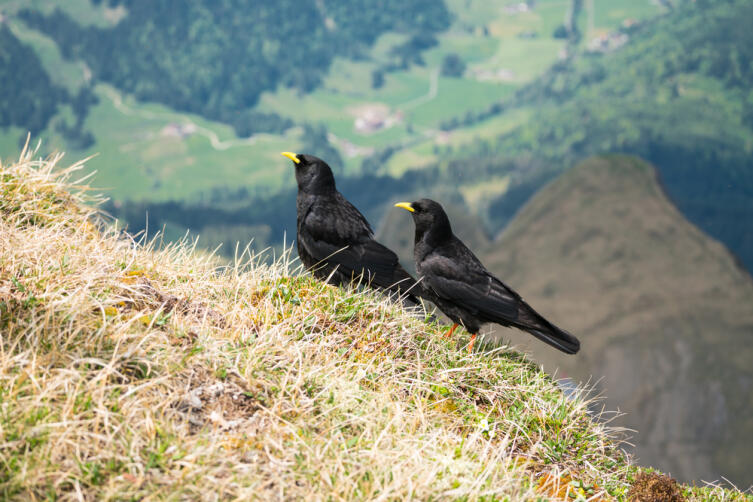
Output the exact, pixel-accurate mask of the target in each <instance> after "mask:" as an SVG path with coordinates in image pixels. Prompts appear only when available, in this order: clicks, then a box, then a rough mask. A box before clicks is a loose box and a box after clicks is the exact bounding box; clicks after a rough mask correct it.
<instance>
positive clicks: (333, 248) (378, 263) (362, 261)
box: [301, 228, 415, 288]
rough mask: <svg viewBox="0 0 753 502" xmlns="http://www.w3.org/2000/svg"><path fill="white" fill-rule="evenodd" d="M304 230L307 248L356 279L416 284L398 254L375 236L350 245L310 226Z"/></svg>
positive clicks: (383, 284) (408, 284)
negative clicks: (322, 235)
mask: <svg viewBox="0 0 753 502" xmlns="http://www.w3.org/2000/svg"><path fill="white" fill-rule="evenodd" d="M302 233H303V234H304V235H302V237H303V238H302V239H301V243H302V244H303V245H304V246H305V248H306V251H308V253H309V254H310V255H311V256H313V257H315V259H317V260H319V261H321V262H322V263H323V264H324V263H328V264H330V265H336V266H337V267H338V270H339V272H340V273H342V274H345V275H348V276H353V277H354V278H357V277H358V276H360V275H361V274H364V278H363V280H364V281H366V282H372V283H373V284H374V285H376V286H380V287H383V288H388V287H390V286H393V285H395V284H396V283H400V284H398V285H402V282H405V287H410V286H412V285H413V284H414V283H415V281H414V279H413V278H412V277H411V276H410V275H409V274H408V273H407V272H405V271H404V270H403V268H402V267H400V265H399V263H398V259H397V255H396V254H395V253H393V252H392V251H390V250H389V249H388V248H386V247H384V246H383V245H381V244H379V243H378V242H376V241H374V240H372V239H366V240H362V241H361V242H358V243H355V244H350V245H347V244H343V243H341V242H339V243H334V242H328V241H327V240H324V239H321V238H317V236H314V235H311V233H310V232H309V230H308V229H306V228H304V229H302Z"/></svg>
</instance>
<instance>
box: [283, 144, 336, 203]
mask: <svg viewBox="0 0 753 502" xmlns="http://www.w3.org/2000/svg"><path fill="white" fill-rule="evenodd" d="M282 155H284V156H285V157H287V158H289V159H290V160H292V161H293V165H294V166H295V179H296V181H297V182H298V190H300V191H301V192H306V193H309V194H319V195H320V194H326V193H331V192H333V191H335V176H334V175H333V174H332V169H330V167H329V166H328V165H327V163H326V162H324V161H323V160H322V159H320V158H319V157H314V156H313V155H307V154H304V153H292V152H282Z"/></svg>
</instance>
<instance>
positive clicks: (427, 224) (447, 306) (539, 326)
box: [411, 199, 580, 354]
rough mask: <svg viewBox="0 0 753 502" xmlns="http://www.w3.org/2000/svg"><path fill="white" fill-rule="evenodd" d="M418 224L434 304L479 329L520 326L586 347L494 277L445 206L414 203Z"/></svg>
mask: <svg viewBox="0 0 753 502" xmlns="http://www.w3.org/2000/svg"><path fill="white" fill-rule="evenodd" d="M411 206H412V208H413V209H414V211H413V213H411V214H412V215H413V220H414V222H415V223H416V236H415V247H414V255H415V259H416V270H417V271H418V274H419V277H420V279H421V280H422V281H423V285H424V287H425V288H426V289H428V290H430V291H431V292H432V293H434V294H435V295H436V297H437V299H436V300H434V303H435V304H436V305H437V307H439V309H440V310H442V311H443V312H444V313H445V314H447V316H448V317H449V318H450V319H452V320H453V321H455V322H456V323H458V324H462V325H463V326H464V327H465V328H466V329H467V330H468V331H470V332H471V333H477V332H478V330H479V329H481V326H482V325H483V324H486V323H496V324H501V325H503V326H514V327H516V328H519V329H522V330H524V331H527V332H528V333H530V334H532V335H533V336H535V337H536V338H538V339H540V340H542V341H544V342H546V343H548V344H549V345H552V346H553V347H556V348H557V349H559V350H561V351H563V352H566V353H568V354H575V353H576V352H578V350H579V349H580V342H579V341H578V339H577V338H575V337H574V336H573V335H571V334H570V333H568V332H567V331H564V330H562V329H560V328H558V327H557V326H555V325H554V324H552V323H550V322H549V321H547V320H546V319H545V318H544V317H543V316H541V315H540V314H539V313H538V312H536V311H535V310H534V309H533V308H531V306H530V305H528V304H527V303H526V302H525V301H523V299H522V298H521V297H520V295H519V294H518V293H516V292H515V291H514V290H513V289H512V288H510V287H509V286H507V285H506V284H505V283H503V282H502V281H500V280H499V279H497V278H496V277H494V276H493V275H492V274H491V273H490V272H489V271H488V270H487V269H486V268H485V267H484V266H483V265H482V264H481V262H480V261H479V259H478V258H477V257H476V255H474V254H473V252H472V251H471V250H470V249H468V247H467V246H466V245H465V244H463V242H462V241H461V240H460V239H458V238H457V237H456V236H455V234H453V232H452V227H451V226H450V221H449V219H448V218H447V215H446V214H445V212H444V210H443V209H442V206H440V205H439V204H438V203H437V202H434V201H432V200H429V199H422V200H420V201H417V202H413V203H411Z"/></svg>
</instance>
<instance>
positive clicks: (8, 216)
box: [0, 153, 751, 501]
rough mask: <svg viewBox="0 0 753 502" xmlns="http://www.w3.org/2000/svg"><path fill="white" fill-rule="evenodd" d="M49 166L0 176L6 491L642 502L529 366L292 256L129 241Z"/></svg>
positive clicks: (713, 495) (579, 413) (627, 468)
mask: <svg viewBox="0 0 753 502" xmlns="http://www.w3.org/2000/svg"><path fill="white" fill-rule="evenodd" d="M34 156H35V155H34V154H33V153H27V154H26V155H24V156H23V157H22V159H21V160H20V161H19V162H18V163H16V164H3V166H2V167H0V214H1V215H2V218H0V245H2V248H3V249H4V250H7V252H4V253H3V256H2V263H3V272H2V275H0V327H2V330H3V337H2V338H0V348H1V349H2V350H1V351H0V403H2V405H1V406H0V445H2V447H1V448H0V465H2V469H0V497H2V498H3V499H7V500H13V499H18V500H21V499H25V500H28V499H44V498H55V497H63V498H65V497H69V498H86V499H96V500H131V499H132V500H136V499H144V498H154V499H159V498H164V497H165V495H166V494H169V497H174V498H190V499H203V498H213V497H219V498H232V499H250V498H258V499H264V500H269V499H272V498H279V497H283V498H290V499H301V498H313V499H328V498H331V499H334V500H374V499H377V498H380V497H382V498H384V499H394V500H398V499H399V500H407V499H421V500H430V499H433V500H437V499H460V500H469V501H480V500H486V501H488V500H532V499H535V498H537V497H539V498H548V497H552V498H555V497H556V498H560V497H562V498H564V499H570V498H577V497H578V496H582V497H583V498H586V497H605V498H606V497H607V496H609V497H611V498H614V499H616V500H618V501H622V500H626V496H627V493H628V492H629V490H630V488H631V484H632V482H633V480H634V479H635V477H636V474H637V473H638V468H637V467H635V466H634V465H631V462H630V459H629V457H628V456H627V455H625V454H624V453H623V452H622V451H621V450H620V449H619V446H618V444H617V443H616V440H615V436H614V431H611V430H610V429H609V428H608V427H606V426H605V425H604V424H602V423H598V422H596V421H594V420H592V418H591V417H590V416H589V415H588V413H587V409H588V406H589V403H588V401H586V400H585V399H584V398H583V394H582V393H580V392H576V393H575V394H572V395H570V396H569V397H566V396H565V395H564V394H563V392H562V390H561V389H560V388H559V387H558V385H557V384H556V382H555V381H554V380H553V379H552V378H551V377H549V376H548V375H546V374H545V373H543V372H542V371H541V370H540V369H539V367H538V366H537V365H535V364H533V363H531V362H529V361H528V360H527V359H526V357H525V356H524V355H522V354H520V353H518V352H516V351H514V350H512V349H510V348H509V347H498V348H491V347H486V348H482V349H481V350H479V351H477V352H474V353H472V354H469V353H468V352H467V351H466V348H465V345H466V343H467V341H468V337H467V334H460V335H459V336H458V337H457V338H455V339H447V338H445V337H443V336H442V334H443V330H444V327H442V326H439V325H437V324H436V322H434V321H430V320H429V319H428V318H427V317H425V316H424V315H421V314H419V313H416V312H407V311H405V310H403V309H402V307H401V306H400V305H398V304H395V303H392V302H390V301H389V300H387V299H385V298H381V297H379V296H378V295H376V294H373V293H371V292H368V291H362V292H359V291H355V290H351V289H342V288H334V287H331V286H329V285H326V284H323V283H321V282H319V281H316V280H315V279H313V278H312V277H311V276H310V275H307V274H302V273H301V271H300V268H297V267H296V266H295V264H293V263H290V262H289V261H287V260H285V259H283V260H281V261H278V262H277V263H275V264H273V265H269V266H267V265H262V264H260V263H259V262H258V260H256V259H254V258H253V257H249V256H248V255H244V256H240V257H239V259H238V260H237V261H236V262H234V264H231V265H230V266H219V265H218V263H217V262H216V261H215V260H214V259H213V258H212V257H211V256H207V255H203V254H197V253H195V252H194V251H193V249H192V248H191V245H190V243H186V242H183V243H178V244H173V245H170V246H167V247H160V246H158V245H157V243H156V242H158V241H154V240H152V241H141V242H138V243H134V242H131V241H129V240H127V239H124V238H123V236H122V235H121V234H120V232H118V231H117V230H116V229H113V228H112V227H110V226H108V225H107V224H105V223H102V222H101V221H100V220H99V218H98V215H97V213H96V210H94V209H93V208H92V207H91V206H90V205H88V204H92V203H96V202H97V201H98V200H100V199H99V198H98V197H94V196H92V195H87V193H88V192H87V187H82V186H74V185H71V184H70V183H69V181H68V180H69V179H70V178H71V177H73V176H77V173H78V172H79V171H80V170H81V168H82V166H81V165H80V164H76V165H73V166H71V167H69V168H65V169H62V168H60V167H59V166H58V165H57V164H59V162H60V158H59V157H56V158H54V159H51V160H49V161H32V160H31V159H32V158H33V157H34ZM281 466H284V467H281ZM207 480H212V482H211V483H209V482H207ZM683 490H684V491H685V492H686V494H687V495H688V496H690V497H691V498H690V500H719V501H722V500H725V501H727V500H751V498H750V497H747V498H746V497H745V496H743V495H742V494H740V493H739V492H735V491H731V490H723V489H722V488H719V487H707V488H703V489H698V488H693V489H691V488H687V487H683ZM571 494H572V495H571Z"/></svg>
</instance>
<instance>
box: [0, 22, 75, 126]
mask: <svg viewBox="0 0 753 502" xmlns="http://www.w3.org/2000/svg"><path fill="white" fill-rule="evenodd" d="M0 81H1V82H2V83H3V94H4V95H5V96H6V97H5V98H4V99H1V100H0V127H8V126H18V127H21V128H23V129H26V130H27V131H31V133H32V134H36V133H38V132H39V131H41V130H43V129H44V128H45V127H47V124H48V123H49V121H50V119H51V118H52V117H53V116H54V115H55V114H56V113H57V110H58V106H59V104H61V103H65V102H67V101H69V96H68V92H67V91H66V90H65V89H64V88H62V87H60V86H58V85H55V83H54V82H52V80H51V79H50V76H49V75H48V74H47V72H46V71H45V69H44V67H43V66H42V62H41V61H40V60H39V58H38V57H37V55H36V53H35V52H34V50H33V49H32V48H31V47H29V46H28V45H26V44H24V43H22V42H21V41H20V40H18V38H16V36H15V35H14V34H13V32H12V31H11V30H10V28H8V26H7V25H5V24H0ZM24 137H25V135H24Z"/></svg>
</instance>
